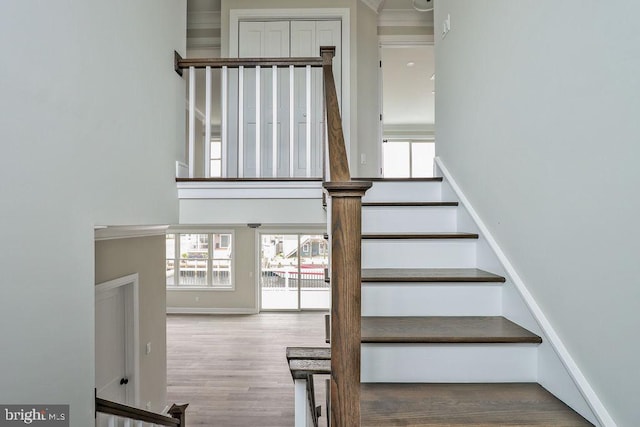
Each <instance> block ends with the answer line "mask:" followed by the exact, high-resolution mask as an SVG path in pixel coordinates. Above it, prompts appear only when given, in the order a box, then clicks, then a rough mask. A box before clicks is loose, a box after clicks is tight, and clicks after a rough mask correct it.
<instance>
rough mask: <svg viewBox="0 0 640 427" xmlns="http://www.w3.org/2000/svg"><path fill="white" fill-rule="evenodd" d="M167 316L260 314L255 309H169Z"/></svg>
mask: <svg viewBox="0 0 640 427" xmlns="http://www.w3.org/2000/svg"><path fill="white" fill-rule="evenodd" d="M167 314H258V310H256V309H255V308H194V307H167Z"/></svg>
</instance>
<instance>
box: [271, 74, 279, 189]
mask: <svg viewBox="0 0 640 427" xmlns="http://www.w3.org/2000/svg"><path fill="white" fill-rule="evenodd" d="M271 73H272V82H271V95H272V96H271V108H272V109H273V117H272V119H273V126H272V129H271V130H272V137H271V149H272V153H271V155H272V157H273V158H272V159H271V163H272V166H271V167H272V169H273V171H272V174H273V177H274V178H276V177H277V176H278V67H276V66H275V65H274V66H272V67H271Z"/></svg>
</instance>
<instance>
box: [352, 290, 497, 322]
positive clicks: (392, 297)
mask: <svg viewBox="0 0 640 427" xmlns="http://www.w3.org/2000/svg"><path fill="white" fill-rule="evenodd" d="M501 285H502V284H498V283H490V284H484V283H483V284H478V283H468V284H457V283H456V284H451V283H407V284H405V283H402V284H400V283H364V284H363V286H362V315H363V316H499V315H501V314H502V286H501Z"/></svg>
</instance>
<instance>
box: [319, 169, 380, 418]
mask: <svg viewBox="0 0 640 427" xmlns="http://www.w3.org/2000/svg"><path fill="white" fill-rule="evenodd" d="M370 187H371V183H370V182H354V181H347V182H326V183H324V188H325V189H326V190H327V191H328V192H329V195H330V196H331V426H332V427H359V426H360V339H361V330H360V323H361V322H360V319H361V312H360V306H361V299H360V295H361V286H362V285H361V234H362V229H361V228H362V227H361V224H362V214H361V210H362V196H363V195H364V193H365V192H366V191H367V189H369V188H370Z"/></svg>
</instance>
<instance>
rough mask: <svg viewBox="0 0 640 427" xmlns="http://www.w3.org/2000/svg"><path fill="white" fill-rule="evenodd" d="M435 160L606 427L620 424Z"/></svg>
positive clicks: (437, 162) (437, 158)
mask: <svg viewBox="0 0 640 427" xmlns="http://www.w3.org/2000/svg"><path fill="white" fill-rule="evenodd" d="M434 160H435V164H436V165H437V167H438V168H439V169H440V171H441V172H442V175H443V176H444V178H445V179H446V180H447V182H448V183H449V185H450V186H451V188H452V189H453V191H454V192H455V193H456V195H457V196H458V198H459V199H460V202H461V203H462V205H463V206H464V207H465V209H466V210H467V212H468V213H469V215H470V216H471V218H472V219H473V220H474V221H475V223H476V225H477V226H478V228H479V230H480V232H481V234H482V235H483V236H484V238H485V239H486V241H487V243H488V244H489V246H490V247H491V249H492V250H493V251H494V252H495V254H496V256H497V257H498V259H499V261H500V262H501V263H502V265H503V266H504V268H505V270H506V272H507V274H508V275H509V277H510V278H511V281H512V282H513V284H514V285H515V287H516V289H518V292H519V293H520V295H521V296H522V299H523V300H524V302H525V303H526V304H527V307H528V308H529V310H530V311H531V313H532V315H533V316H534V318H535V319H536V321H537V322H538V325H539V326H540V328H541V329H542V331H543V332H544V334H545V335H546V336H547V338H548V341H549V343H550V344H551V346H552V348H553V349H554V351H555V352H556V354H557V355H558V357H559V359H560V360H561V361H562V363H563V365H564V366H565V368H566V369H567V372H568V373H569V375H570V376H571V378H572V379H573V381H574V383H575V384H576V386H577V388H578V390H579V391H580V393H581V394H582V396H583V397H584V399H585V400H586V402H587V404H588V405H589V407H590V408H591V410H592V411H593V413H594V415H595V416H596V417H597V418H598V421H599V422H600V423H601V424H602V425H603V426H605V427H615V426H616V423H615V421H614V420H613V418H612V417H611V415H610V414H609V412H608V411H607V409H606V407H605V406H604V404H603V403H602V401H601V400H600V399H599V398H598V395H597V394H596V392H595V391H594V390H593V388H592V387H591V385H590V384H589V382H588V381H587V379H586V377H585V376H584V374H583V373H582V371H581V370H580V368H579V367H578V365H577V364H576V362H575V360H574V359H573V358H572V357H571V354H570V353H569V350H567V348H566V347H565V345H564V343H563V342H562V340H561V339H560V336H559V335H558V334H557V333H556V331H555V330H554V329H553V326H551V323H550V322H549V319H547V317H546V316H545V314H544V312H543V311H542V309H541V308H540V306H539V305H538V303H537V302H536V300H535V299H534V297H533V296H532V295H531V293H530V292H529V290H528V289H527V286H526V285H525V283H524V281H523V280H522V278H521V277H520V275H519V274H518V272H517V271H516V269H515V267H514V266H513V265H512V264H511V262H510V261H509V258H507V256H506V255H505V253H504V252H503V251H502V249H501V248H500V246H499V245H498V243H497V242H496V240H495V238H494V237H493V236H492V234H491V232H490V231H489V229H488V228H487V226H486V225H485V224H484V222H483V221H482V219H481V218H480V216H479V215H478V213H477V212H476V211H475V210H474V209H473V206H472V205H471V203H470V202H469V200H468V199H467V198H466V196H465V195H464V193H463V192H462V190H461V189H460V187H459V186H458V184H457V183H456V181H455V180H454V179H453V177H452V175H451V173H450V172H449V170H448V169H447V167H446V166H445V165H444V163H443V161H442V159H440V157H436V158H435V159H434Z"/></svg>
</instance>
